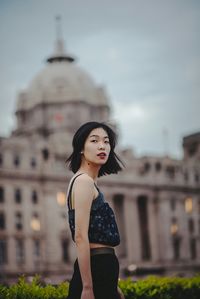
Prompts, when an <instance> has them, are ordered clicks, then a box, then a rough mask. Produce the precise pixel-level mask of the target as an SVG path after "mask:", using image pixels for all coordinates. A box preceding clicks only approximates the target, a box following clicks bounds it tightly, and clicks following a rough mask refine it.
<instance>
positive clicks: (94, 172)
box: [78, 164, 101, 182]
mask: <svg viewBox="0 0 200 299" xmlns="http://www.w3.org/2000/svg"><path fill="white" fill-rule="evenodd" d="M100 168H101V167H100V166H96V165H95V166H94V165H92V164H90V165H87V164H86V165H81V167H80V168H79V170H78V172H79V173H87V174H88V175H89V176H90V177H91V178H92V179H93V180H94V181H95V182H96V181H97V178H98V173H99V170H100Z"/></svg>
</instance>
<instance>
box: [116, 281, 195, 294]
mask: <svg viewBox="0 0 200 299" xmlns="http://www.w3.org/2000/svg"><path fill="white" fill-rule="evenodd" d="M119 287H120V288H121V290H122V292H123V293H124V296H125V298H126V299H200V276H195V277H193V278H178V277H165V278H158V277H154V276H149V277H148V278H146V279H143V280H139V281H137V282H133V281H131V280H130V279H127V280H121V281H120V282H119Z"/></svg>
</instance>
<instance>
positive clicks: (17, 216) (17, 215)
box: [15, 212, 23, 230]
mask: <svg viewBox="0 0 200 299" xmlns="http://www.w3.org/2000/svg"><path fill="white" fill-rule="evenodd" d="M15 227H16V229H17V230H22V229H23V223H22V214H21V212H16V213H15Z"/></svg>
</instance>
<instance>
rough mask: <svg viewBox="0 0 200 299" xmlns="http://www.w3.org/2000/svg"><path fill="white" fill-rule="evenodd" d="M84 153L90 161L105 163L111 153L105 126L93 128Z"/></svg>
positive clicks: (99, 163)
mask: <svg viewBox="0 0 200 299" xmlns="http://www.w3.org/2000/svg"><path fill="white" fill-rule="evenodd" d="M82 153H83V156H84V158H85V159H86V160H87V161H88V162H92V163H95V164H98V165H103V164H105V163H106V162H107V160H108V157H109V153H110V142H109V137H108V134H107V132H106V131H105V130H104V129H103V128H96V129H94V130H92V131H91V132H90V134H89V135H88V137H87V139H86V141H85V144H84V149H83V150H82Z"/></svg>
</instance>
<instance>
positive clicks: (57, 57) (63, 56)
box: [47, 15, 74, 63]
mask: <svg viewBox="0 0 200 299" xmlns="http://www.w3.org/2000/svg"><path fill="white" fill-rule="evenodd" d="M55 20H56V41H55V50H54V54H53V55H52V56H51V57H49V58H48V59H47V61H48V62H50V63H51V62H55V61H68V62H73V61H74V58H73V57H71V56H69V55H68V54H67V53H66V52H65V47H64V41H63V38H62V25H61V21H62V18H61V15H57V16H56V17H55Z"/></svg>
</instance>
